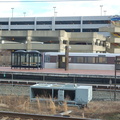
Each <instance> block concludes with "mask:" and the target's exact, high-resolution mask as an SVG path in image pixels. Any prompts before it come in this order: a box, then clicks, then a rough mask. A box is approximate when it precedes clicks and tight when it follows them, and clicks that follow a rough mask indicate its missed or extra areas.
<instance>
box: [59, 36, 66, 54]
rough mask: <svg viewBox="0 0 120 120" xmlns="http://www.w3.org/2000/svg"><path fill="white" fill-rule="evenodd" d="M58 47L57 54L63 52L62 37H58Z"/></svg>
mask: <svg viewBox="0 0 120 120" xmlns="http://www.w3.org/2000/svg"><path fill="white" fill-rule="evenodd" d="M59 46H60V48H59V52H64V51H65V50H64V47H65V46H64V44H63V38H62V37H60V38H59Z"/></svg>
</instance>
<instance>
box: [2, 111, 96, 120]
mask: <svg viewBox="0 0 120 120" xmlns="http://www.w3.org/2000/svg"><path fill="white" fill-rule="evenodd" d="M0 116H8V117H14V118H15V117H20V118H25V119H29V118H32V119H33V120H95V119H91V118H72V117H63V116H47V115H38V114H29V113H17V112H8V111H0Z"/></svg>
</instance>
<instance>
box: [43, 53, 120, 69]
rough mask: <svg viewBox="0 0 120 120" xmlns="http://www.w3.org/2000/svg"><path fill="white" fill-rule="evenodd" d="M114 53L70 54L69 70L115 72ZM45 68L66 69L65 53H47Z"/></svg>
mask: <svg viewBox="0 0 120 120" xmlns="http://www.w3.org/2000/svg"><path fill="white" fill-rule="evenodd" d="M116 56H120V54H114V53H69V58H68V60H69V64H68V68H69V69H85V70H90V69H91V70H114V69H115V62H114V61H115V57H116ZM44 68H63V69H64V68H65V53H61V52H46V53H45V63H44Z"/></svg>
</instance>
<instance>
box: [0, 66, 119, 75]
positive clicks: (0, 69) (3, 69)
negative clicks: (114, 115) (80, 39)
mask: <svg viewBox="0 0 120 120" xmlns="http://www.w3.org/2000/svg"><path fill="white" fill-rule="evenodd" d="M0 72H25V73H51V74H52V73H54V74H55V73H56V74H79V75H80V74H82V75H106V76H107V75H110V76H114V75H115V71H114V70H83V69H80V70H78V69H68V70H66V71H65V69H46V68H45V69H32V68H31V69H27V68H26V69H24V68H21V69H19V68H15V69H11V67H0ZM116 73H117V76H120V71H117V72H116Z"/></svg>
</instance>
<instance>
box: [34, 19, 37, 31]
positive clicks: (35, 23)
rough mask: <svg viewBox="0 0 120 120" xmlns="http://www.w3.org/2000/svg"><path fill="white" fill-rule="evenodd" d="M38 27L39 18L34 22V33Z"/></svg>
mask: <svg viewBox="0 0 120 120" xmlns="http://www.w3.org/2000/svg"><path fill="white" fill-rule="evenodd" d="M36 26H37V17H35V20H34V31H36V29H37V28H36Z"/></svg>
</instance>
